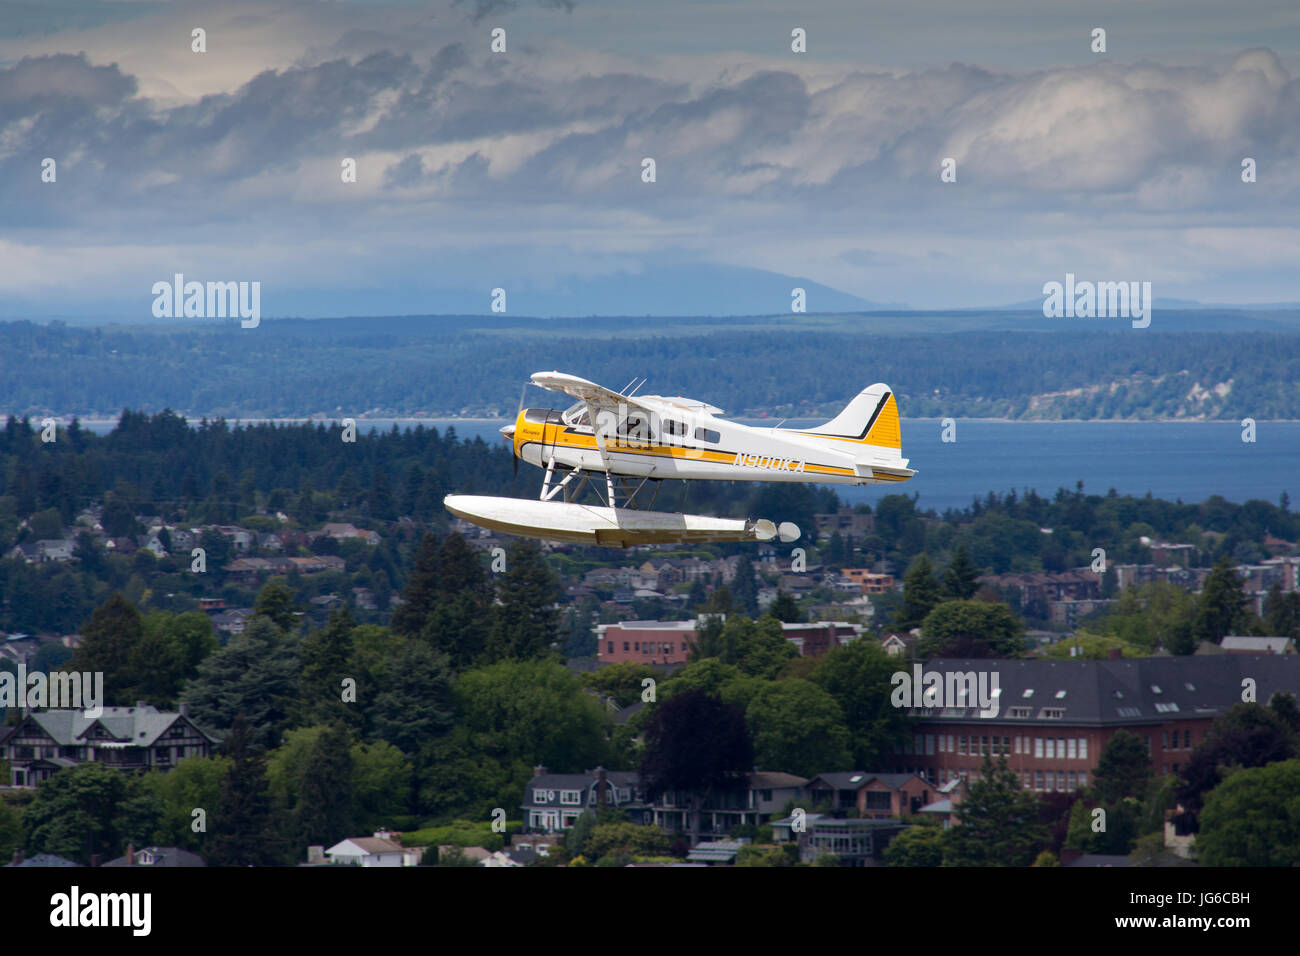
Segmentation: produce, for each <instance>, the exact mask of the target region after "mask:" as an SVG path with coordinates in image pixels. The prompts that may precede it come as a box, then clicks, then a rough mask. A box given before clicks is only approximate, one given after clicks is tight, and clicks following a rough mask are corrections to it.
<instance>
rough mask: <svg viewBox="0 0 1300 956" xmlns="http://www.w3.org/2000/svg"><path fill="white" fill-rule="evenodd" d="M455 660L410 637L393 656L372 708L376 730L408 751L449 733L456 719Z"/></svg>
mask: <svg viewBox="0 0 1300 956" xmlns="http://www.w3.org/2000/svg"><path fill="white" fill-rule="evenodd" d="M451 678H452V670H451V661H450V660H449V659H448V658H447V655H446V654H439V653H436V652H434V651H432V650H430V649H429V647H428V645H426V644H424V643H423V642H421V641H408V642H407V643H406V644H404V645H403V646H402V647H401V648H400V649H399V650H398V651H397V652H396V653H395V654H394V655H393V657H392V658H391V660H390V661H389V664H388V668H387V679H386V680H384V681H383V683H382V684H381V685H380V687H379V689H378V692H377V693H376V694H375V700H374V703H373V704H372V705H371V707H370V708H369V712H370V713H371V715H372V716H373V721H374V729H375V733H376V734H377V735H378V736H379V737H380V738H381V739H382V740H386V741H388V742H389V743H391V744H393V745H394V746H396V747H399V748H400V749H401V750H402V751H404V752H405V753H408V754H414V753H417V752H418V751H419V749H420V746H421V745H422V744H423V743H425V741H427V740H430V739H432V738H434V737H438V736H440V735H442V734H445V733H446V732H447V731H448V730H449V729H450V728H451V726H452V723H453V721H454V719H455V707H454V705H453V703H452V685H451Z"/></svg>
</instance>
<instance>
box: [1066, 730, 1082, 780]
mask: <svg viewBox="0 0 1300 956" xmlns="http://www.w3.org/2000/svg"><path fill="white" fill-rule="evenodd" d="M1065 746H1066V754H1065V756H1066V758H1067V759H1069V760H1074V759H1076V758H1077V757H1078V753H1079V748H1078V741H1077V740H1075V739H1074V738H1073V737H1071V738H1070V739H1069V740H1068V741H1066V744H1065ZM1070 789H1071V790H1073V789H1074V788H1073V787H1071V788H1070Z"/></svg>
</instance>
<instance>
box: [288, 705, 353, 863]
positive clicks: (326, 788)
mask: <svg viewBox="0 0 1300 956" xmlns="http://www.w3.org/2000/svg"><path fill="white" fill-rule="evenodd" d="M353 804H354V801H353V784H352V752H351V739H350V738H349V735H348V732H347V730H346V728H344V727H343V725H342V724H332V725H330V726H329V727H327V728H325V731H324V732H323V733H322V734H321V735H320V736H319V737H318V738H317V739H316V742H315V743H314V744H313V745H312V748H311V750H310V752H309V753H308V754H307V760H306V763H305V764H304V766H303V768H302V777H301V778H300V779H299V781H298V806H297V807H296V808H295V810H294V817H295V823H296V829H297V832H298V834H299V836H300V837H301V839H302V840H303V842H305V843H307V844H309V845H310V844H321V845H324V846H333V845H334V844H335V843H337V842H338V841H339V840H342V839H344V838H346V837H347V836H348V835H349V834H350V833H351V830H352V827H353V824H354V819H353V817H354V805H353Z"/></svg>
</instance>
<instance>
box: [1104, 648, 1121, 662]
mask: <svg viewBox="0 0 1300 956" xmlns="http://www.w3.org/2000/svg"><path fill="white" fill-rule="evenodd" d="M1123 656H1124V652H1123V651H1122V650H1121V649H1120V648H1118V647H1108V648H1106V660H1108V661H1117V660H1119V659H1120V658H1121V657H1123Z"/></svg>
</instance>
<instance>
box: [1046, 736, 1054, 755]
mask: <svg viewBox="0 0 1300 956" xmlns="http://www.w3.org/2000/svg"><path fill="white" fill-rule="evenodd" d="M1044 756H1046V757H1047V759H1048V760H1051V759H1052V758H1053V757H1055V756H1056V741H1055V740H1053V739H1052V738H1051V737H1048V738H1047V753H1046V754H1045V755H1044Z"/></svg>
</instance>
